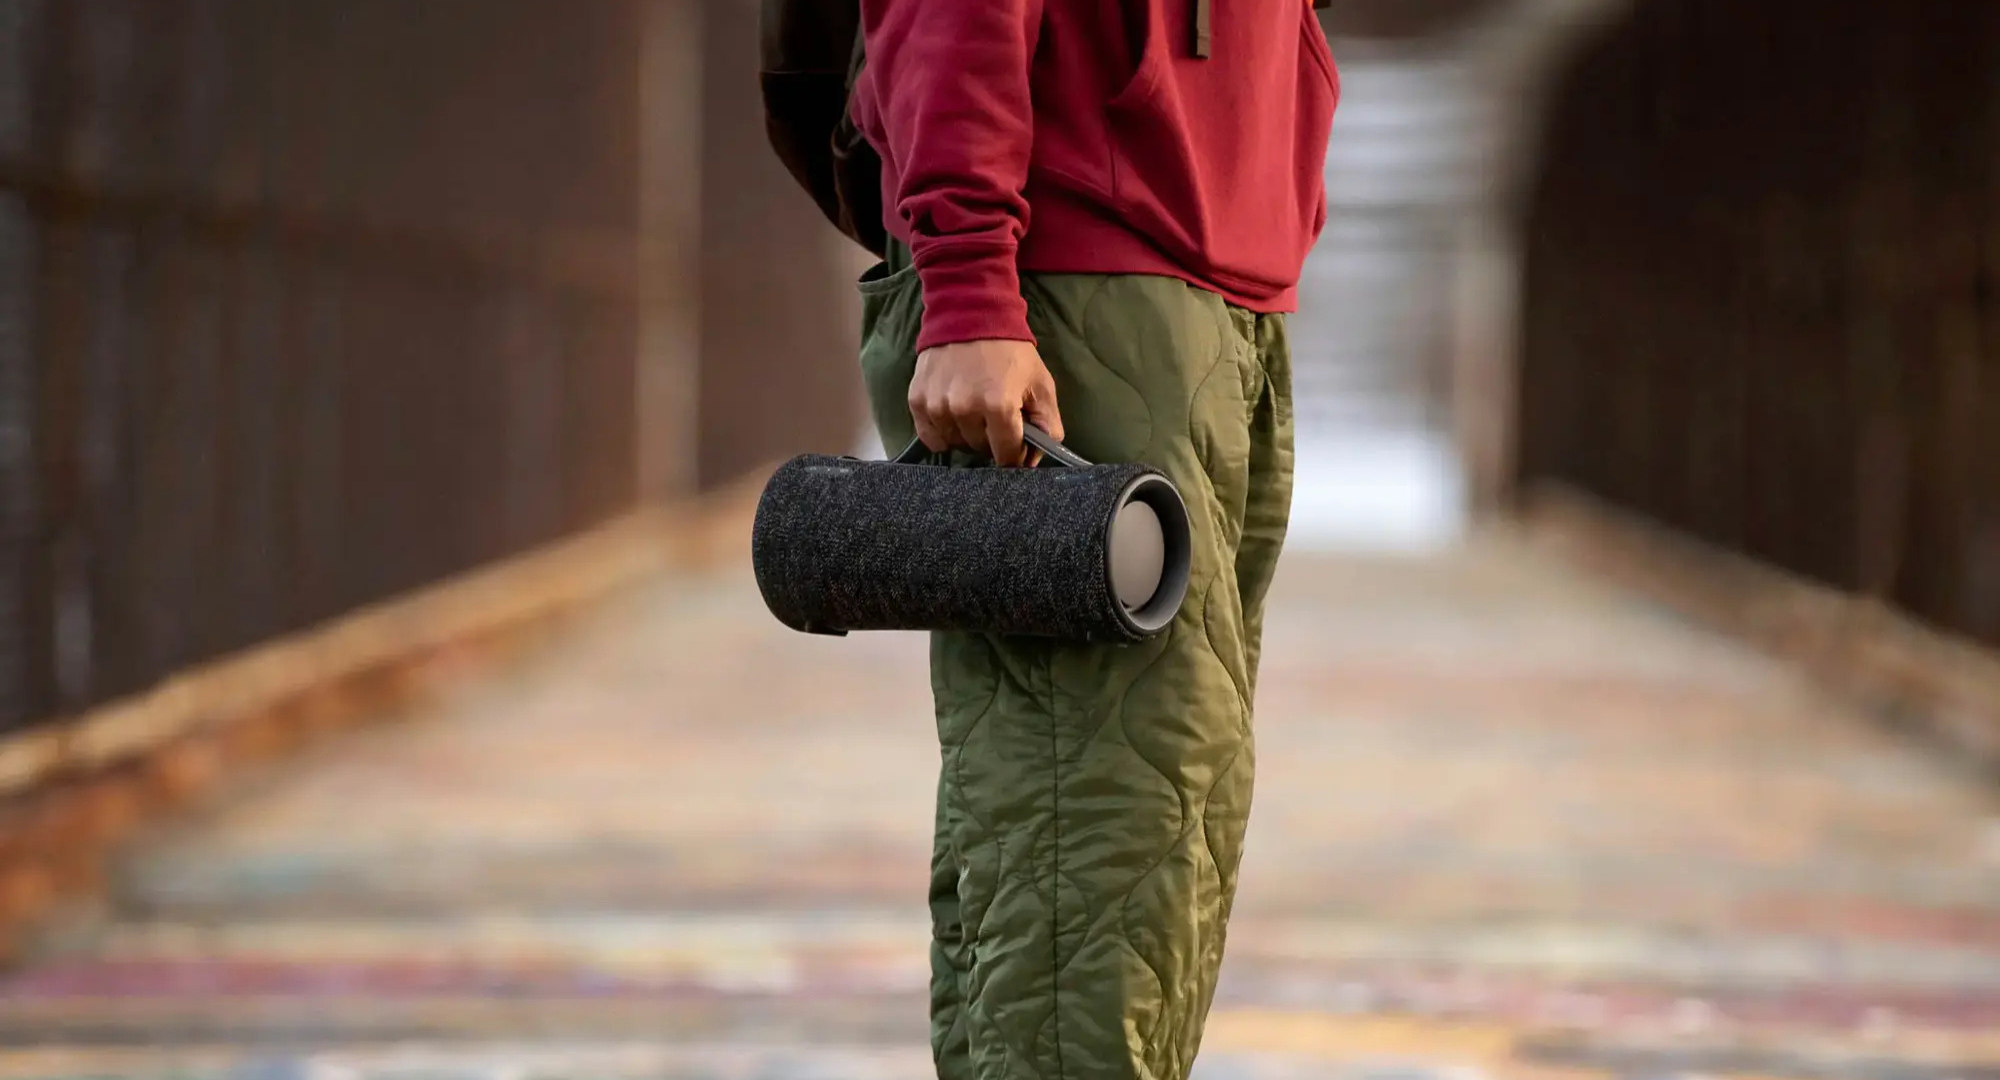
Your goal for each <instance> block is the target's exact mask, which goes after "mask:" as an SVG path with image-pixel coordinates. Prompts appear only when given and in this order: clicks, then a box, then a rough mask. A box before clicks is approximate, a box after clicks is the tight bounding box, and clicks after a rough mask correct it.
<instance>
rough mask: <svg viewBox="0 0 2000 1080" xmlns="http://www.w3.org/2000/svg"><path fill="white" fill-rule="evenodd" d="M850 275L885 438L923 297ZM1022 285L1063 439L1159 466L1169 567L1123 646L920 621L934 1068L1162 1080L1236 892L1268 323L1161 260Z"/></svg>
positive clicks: (993, 1074)
mask: <svg viewBox="0 0 2000 1080" xmlns="http://www.w3.org/2000/svg"><path fill="white" fill-rule="evenodd" d="M861 291H862V298H863V343H862V351H861V362H862V368H863V372H864V376H865V379H866V384H867V388H868V395H869V400H870V404H871V406H872V408H873V411H874V415H875V418H876V422H877V426H878V427H879V429H880V432H881V436H882V440H883V444H884V445H885V446H886V447H889V448H890V452H891V453H894V452H896V451H898V450H901V449H902V448H903V447H904V446H905V445H906V444H907V443H908V442H909V440H910V438H911V436H912V430H913V427H912V424H911V421H910V415H909V409H908V406H907V404H906V395H907V391H908V388H909V383H910V379H911V376H912V374H913V373H914V372H915V370H916V361H917V357H916V354H915V351H914V346H915V342H916V337H917V329H918V322H919V320H920V316H921V311H922V297H921V295H920V289H919V287H918V283H917V279H916V276H915V273H914V271H912V270H911V269H910V268H909V266H908V257H907V255H906V254H905V253H903V252H901V251H894V252H891V254H890V261H889V262H887V263H884V264H883V265H881V266H878V267H877V268H876V269H875V270H873V271H871V272H870V273H869V274H868V275H866V276H865V277H864V279H863V281H862V284H861ZM1022 292H1023V293H1024V294H1025V295H1026V297H1027V300H1028V311H1029V320H1030V325H1031V326H1032V328H1033V329H1034V332H1035V335H1036V337H1037V338H1038V339H1039V341H1040V346H1041V353H1042V358H1043V360H1044V361H1045V362H1046V363H1047V364H1048V366H1049V370H1050V372H1051V373H1052V374H1053V375H1054V376H1055V382H1056V388H1057V404H1058V405H1059V406H1060V407H1061V410H1062V417H1063V424H1064V426H1065V428H1066V429H1067V434H1066V439H1065V441H1066V442H1067V444H1068V445H1069V446H1070V447H1072V448H1073V449H1075V450H1076V451H1077V452H1078V453H1080V454H1082V455H1083V456H1085V457H1087V458H1090V459H1092V460H1095V461H1145V462H1149V463H1151V464H1152V465H1154V466H1156V467H1158V468H1159V469H1161V470H1162V471H1164V472H1165V473H1166V474H1167V475H1168V476H1170V477H1172V478H1173V481H1174V483H1175V484H1176V485H1177V486H1178V487H1179V488H1180V490H1181V494H1182V496H1183V497H1184V498H1185V499H1186V500H1187V504H1188V509H1189V511H1190V515H1191V517H1192V520H1193V526H1194V545H1193V547H1194V573H1193V577H1192V580H1191V583H1190V585H1189V588H1188V596H1187V603H1186V605H1185V606H1184V607H1183V609H1182V610H1181V613H1180V616H1179V618H1177V619H1176V620H1175V622H1174V624H1173V626H1172V627H1171V628H1170V629H1169V630H1168V631H1167V632H1166V633H1165V634H1162V635H1161V636H1160V637H1158V638H1156V639H1154V640H1153V641H1151V642H1148V643H1146V644H1142V645H1134V646H1076V645H1068V644H1056V643H1051V642H1046V641H1041V640H1026V639H1014V638H996V637H992V636H988V635H978V634H937V635H933V637H932V642H931V681H932V688H933V692H934V694H935V696H936V700H937V724H938V737H939V740H940V742H941V743H942V746H943V767H942V771H941V775H940V778H939V783H938V800H937V842H936V855H935V856H934V859H933V862H932V870H931V888H930V906H931V915H932V928H933V941H932V950H931V969H932V982H931V1032H932V1035H931V1038H932V1046H933V1049H934V1052H935V1054H936V1057H937V1068H938V1075H939V1076H940V1077H941V1078H942V1080H975V1078H976V1080H1030V1078H1037V1080H1127V1078H1134V1080H1137V1078H1144V1080H1183V1078H1184V1077H1186V1076H1187V1074H1188V1070H1189V1068H1190V1067H1191V1066H1192V1065H1193V1062H1194V1057H1195V1053H1196V1051H1197V1050H1198V1049H1199V1047H1200V1044H1201V1031H1202V1025H1203V1021H1204V1020H1205V1019H1206V1017H1207V1015H1208V1008H1209V1003H1210V1001H1211V1000H1212V999H1213V997H1214V993H1215V980H1216V972H1217V969H1218V968H1219V967H1220V965H1221V963H1222V950H1223V937H1224V932H1225V930H1226V928H1227V925H1228V922H1229V909H1230V903H1231V901H1232V899H1233V898H1234V896H1235V891H1236V870H1237V866H1238V864H1239V862H1240V861H1241V858H1242V853H1243V832H1244V826H1245V824H1246V823H1247V821H1248V819H1249V814H1250V789H1251V776H1252V771H1253V760H1254V754H1253V749H1252V740H1251V725H1250V703H1251V699H1252V696H1253V693H1254V690H1255V687H1256V673H1257V655H1258V647H1259V637H1260V634H1259V631H1260V626H1261V623H1262V612H1263V606H1264V597H1265V594H1266V592H1267V591H1268V590H1269V587H1270V583H1271V573H1272V570H1273V568H1274V566H1275V564H1276V562H1277V560H1278V550H1279V548H1280V546H1281V545H1282V544H1283V542H1284V534H1285V522H1286V518H1287V516H1288V513H1289V510H1290V506H1291V480H1292V432H1291V367H1290V352H1289V350H1288V348H1287V346H1286V340H1285V324H1284V318H1283V317H1282V316H1274V315H1257V314H1253V313H1251V312H1248V311H1244V310H1242V309H1239V308H1235V307H1232V306H1230V305H1228V304H1226V303H1224V302H1223V301H1222V300H1221V299H1220V298H1218V297H1216V296H1215V295H1213V294H1211V293H1207V292H1204V291H1202V290H1199V289H1196V288H1193V287H1191V286H1188V285H1185V284H1183V283H1181V282H1179V281H1175V280H1172V279H1168V278H1162V277H1145V276H1100V275H1073V274H1062V275H1026V276H1025V280H1024V282H1023V284H1022Z"/></svg>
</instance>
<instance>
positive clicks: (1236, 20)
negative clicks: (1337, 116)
mask: <svg viewBox="0 0 2000 1080" xmlns="http://www.w3.org/2000/svg"><path fill="white" fill-rule="evenodd" d="M1197 7H1199V8H1200V9H1203V10H1200V11H1197ZM861 9H862V19H863V26H864V30H865V34H866V41H865V46H866V49H867V54H868V59H867V63H866V65H865V66H864V68H863V71H862V76H861V79H860V81H859V83H858V84H857V85H856V87H855V92H854V95H853V110H854V113H853V114H854V118H855V121H856V123H857V124H858V125H859V127H860V129H861V131H862V133H863V134H864V135H866V136H867V138H868V140H869V142H870V143H872V144H873V145H874V146H875V148H876V150H877V151H879V152H880V153H881V155H882V162H883V170H882V194H883V202H884V205H885V206H886V207H888V210H887V211H886V213H885V216H886V217H887V218H888V221H887V222H886V224H887V226H888V228H889V231H890V233H891V234H893V235H894V236H896V237H897V238H898V239H900V240H902V241H904V242H905V243H907V244H908V245H909V247H910V250H911V253H912V255H913V256H914V259H915V262H916V266H917V273H918V275H919V276H920V277H921V279H922V282H923V292H924V309H925V314H924V325H923V330H922V335H921V337H920V338H919V340H918V347H919V348H920V349H927V348H931V347H933V346H936V345H945V344H950V343H953V342H959V341H972V340H978V339H982V338H1012V339H1016V340H1022V341H1032V340H1034V336H1033V335H1032V334H1030V333H1029V331H1028V324H1027V306H1026V304H1025V303H1024V302H1023V301H1022V299H1021V292H1020V282H1019V278H1018V276H1017V273H1016V271H1017V270H1035V271H1050V272H1065V271H1067V272H1082V273H1130V274H1163V275H1168V276H1171V277H1177V278H1180V279H1182V280H1184V281H1188V282H1191V283H1193V284H1195V285H1198V286H1201V287H1202V288H1205V289H1209V290H1211V291H1213V292H1216V293H1219V294H1221V295H1222V296H1223V297H1224V298H1225V299H1227V300H1229V301H1230V302H1232V303H1235V304H1238V305H1241V306H1243V307H1246V308H1249V309H1251V310H1253V311H1260V312H1273V311H1289V310H1291V309H1292V307H1293V300H1294V294H1295V290H1296V286H1297V284H1298V277H1299V268H1300V266H1301V264H1302V263H1303V262H1304V261H1305V255H1306V250H1307V249H1308V248H1310V247H1311V246H1312V243H1313V241H1314V240H1315V239H1317V238H1318V236H1319V231H1320V228H1321V226H1322V225H1324V224H1325V221H1326V201H1325V194H1324V191H1323V189H1322V181H1321V170H1322V168H1323V166H1324V162H1325V157H1326V143H1327V133H1328V129H1329V127H1330V125H1331V124H1332V121H1333V111H1334V106H1335V105H1336V104H1337V103H1338V101H1339V97H1340V80H1339V76H1338V74H1337V73H1336V71H1335V69H1334V64H1333V56H1332V53H1331V52H1330V51H1329V49H1328V48H1327V43H1326V36H1325V34H1324V33H1323V32H1322V31H1321V29H1320V26H1319V21H1318V19H1317V18H1316V17H1315V15H1314V13H1313V11H1312V6H1311V4H1310V3H1309V0H862V2H861ZM1204 24H1205V26H1206V30H1207V32H1206V34H1203V33H1202V28H1203V26H1204ZM1204 49H1205V51H1206V53H1207V55H1206V57H1203V56H1200V55H1198V54H1199V53H1200V52H1202V51H1204Z"/></svg>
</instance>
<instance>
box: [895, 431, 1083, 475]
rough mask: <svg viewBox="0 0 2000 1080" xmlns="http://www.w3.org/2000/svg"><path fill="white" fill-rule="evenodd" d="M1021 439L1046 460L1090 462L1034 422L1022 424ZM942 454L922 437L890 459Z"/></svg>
mask: <svg viewBox="0 0 2000 1080" xmlns="http://www.w3.org/2000/svg"><path fill="white" fill-rule="evenodd" d="M1021 441H1022V442H1025V443H1027V444H1028V445H1029V446H1032V447H1034V448H1035V449H1036V450H1039V451H1041V453H1042V459H1043V460H1044V461H1049V462H1053V463H1055V464H1057V465H1065V466H1068V467H1069V468H1072V469H1081V468H1084V467H1086V466H1088V465H1089V464H1090V462H1088V461H1086V460H1084V459H1083V458H1082V457H1081V456H1079V455H1078V454H1077V452H1076V451H1074V450H1071V449H1070V448H1069V447H1067V446H1064V445H1063V444H1062V443H1060V442H1058V441H1056V438H1055V437H1054V436H1053V435H1050V434H1049V433H1048V432H1046V431H1043V430H1042V429H1041V428H1038V427H1036V426H1035V425H1033V424H1022V425H1021ZM940 456H941V455H938V454H934V453H932V452H931V449H930V447H928V446H925V445H924V441H923V440H922V439H911V440H910V445H908V446H906V447H904V448H903V452H902V453H900V454H897V455H896V456H895V457H893V458H890V459H889V460H891V461H893V462H895V463H896V464H898V465H921V464H923V463H924V462H926V461H931V462H935V461H936V460H937V459H938V458H939V457H940Z"/></svg>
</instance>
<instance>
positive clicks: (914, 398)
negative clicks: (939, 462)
mask: <svg viewBox="0 0 2000 1080" xmlns="http://www.w3.org/2000/svg"><path fill="white" fill-rule="evenodd" d="M910 420H911V422H912V423H914V424H915V425H916V429H917V438H918V439H919V440H920V441H921V442H922V443H923V444H924V449H926V450H929V451H930V452H931V453H933V454H942V453H944V452H945V451H947V450H949V449H951V434H950V432H951V429H950V428H948V427H946V426H945V425H943V424H940V423H938V421H937V410H935V409H933V408H932V407H931V403H930V401H929V399H928V398H926V397H924V396H922V395H918V394H912V395H910Z"/></svg>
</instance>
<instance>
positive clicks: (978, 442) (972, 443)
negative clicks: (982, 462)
mask: <svg viewBox="0 0 2000 1080" xmlns="http://www.w3.org/2000/svg"><path fill="white" fill-rule="evenodd" d="M944 422H945V423H947V424H949V425H950V429H951V430H952V432H953V433H954V440H955V441H956V443H957V445H959V446H963V447H965V448H966V449H967V450H970V451H972V452H974V453H978V454H983V453H986V452H987V450H988V445H987V440H986V413H985V411H984V410H982V409H981V408H980V407H979V406H978V405H977V404H976V399H974V398H971V397H966V396H960V397H956V398H953V399H952V406H951V410H950V415H949V416H948V417H946V418H944Z"/></svg>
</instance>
